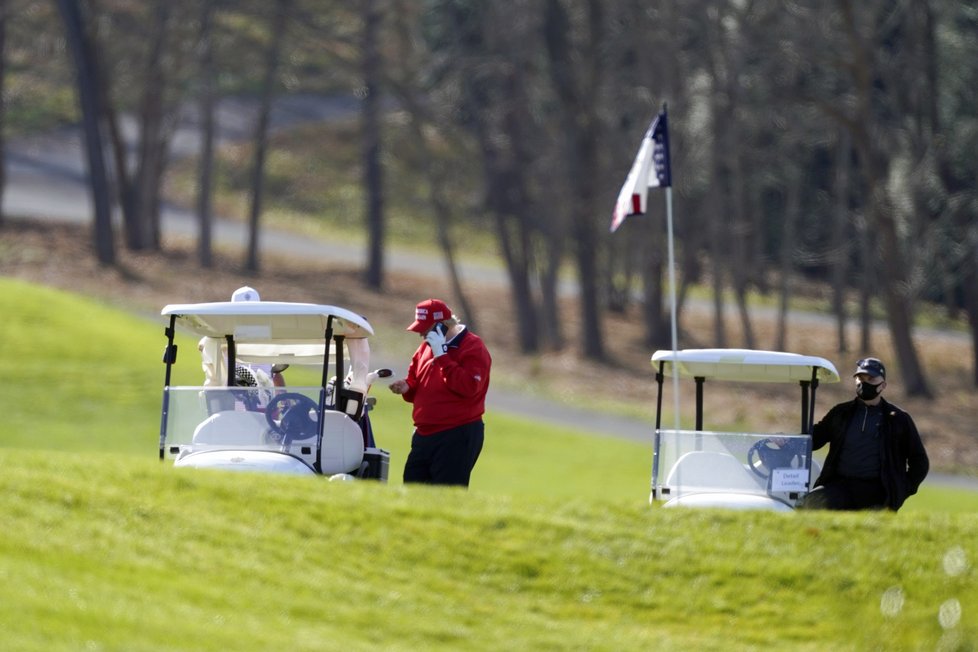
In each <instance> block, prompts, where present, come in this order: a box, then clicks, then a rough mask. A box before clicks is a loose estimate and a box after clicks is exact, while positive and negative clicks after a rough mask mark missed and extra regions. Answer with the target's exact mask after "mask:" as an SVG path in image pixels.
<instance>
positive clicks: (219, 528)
mask: <svg viewBox="0 0 978 652" xmlns="http://www.w3.org/2000/svg"><path fill="white" fill-rule="evenodd" d="M0 310H2V312H3V314H5V315H15V316H16V318H8V319H5V320H3V321H2V322H0V346H2V348H0V374H2V377H3V378H5V379H7V382H5V383H4V388H3V391H2V392H0V413H2V414H3V415H4V419H3V423H2V424H0V489H2V490H3V496H4V499H3V500H2V501H0V523H2V524H3V527H2V529H0V578H3V582H0V644H2V645H0V647H2V648H3V649H11V650H44V651H48V650H79V649H92V650H127V651H128V650H174V649H179V650H218V649H221V650H226V649H233V650H274V649H289V650H307V649H308V650H323V649H327V650H331V649H352V650H359V649H389V650H417V649H432V650H459V649H465V650H499V649H534V650H537V649H539V650H548V649H552V650H567V649H581V650H585V649H586V650H625V649H656V650H672V649H674V650H690V649H697V650H713V649H715V650H730V649H761V648H772V647H780V648H785V649H793V650H794V649H811V650H815V649H818V650H823V649H843V650H846V649H852V650H861V649H868V648H872V649H895V650H915V649H925V648H926V649H935V648H936V649H973V648H975V647H976V645H978V620H976V619H975V617H974V615H973V614H974V609H975V605H976V604H978V583H976V582H975V571H974V568H973V565H974V560H975V559H976V558H978V543H976V542H978V536H976V535H978V519H976V518H975V513H976V512H978V494H973V493H962V492H955V491H951V490H946V489H941V488H938V487H936V486H928V485H926V484H925V486H924V488H923V490H922V491H921V494H920V495H918V496H915V497H913V498H912V499H911V500H910V503H908V506H907V508H905V509H904V510H902V511H901V512H900V513H899V514H896V515H894V514H889V513H882V514H876V513H869V514H865V513H860V514H829V513H813V512H797V513H793V514H787V515H785V514H781V515H779V514H771V513H755V512H722V511H709V510H670V509H661V508H659V507H658V506H656V507H651V508H650V507H649V506H648V505H647V503H646V496H647V491H648V482H649V478H648V472H649V471H648V468H649V458H650V454H651V451H650V450H649V448H648V447H647V446H645V445H642V444H636V443H632V442H626V441H618V440H613V439H605V438H595V437H589V436H587V435H585V434H584V433H579V432H569V431H566V430H558V429H555V428H552V427H542V426H540V425H538V424H534V423H532V422H528V421H526V420H523V419H519V418H516V417H515V416H512V415H506V414H490V415H488V417H487V420H488V428H489V430H488V432H489V434H488V439H487V446H486V450H485V453H484V456H483V459H481V460H480V463H479V466H478V467H477V469H476V474H475V477H474V482H473V486H472V488H471V489H470V490H469V491H468V492H465V491H459V490H448V489H435V488H425V487H410V488H407V487H404V486H403V485H401V484H400V482H399V481H398V477H399V474H400V470H401V465H402V464H403V459H404V455H405V454H406V449H407V445H408V441H407V440H408V435H409V425H408V424H409V414H408V412H407V410H406V406H405V405H404V404H403V402H401V401H400V400H399V399H396V397H392V396H390V395H389V394H386V393H378V397H379V399H380V404H379V406H378V409H377V410H376V412H375V418H374V425H375V428H376V430H377V432H378V437H380V439H381V444H382V445H383V446H384V447H385V448H389V449H390V450H391V451H392V458H393V463H392V469H391V471H392V473H391V475H392V478H391V483H390V484H388V485H380V484H372V483H353V484H347V483H329V482H325V481H323V479H321V478H315V479H302V478H291V477H279V476H267V475H250V474H234V473H210V472H203V471H194V470H189V469H188V470H177V469H173V468H172V467H170V466H169V465H168V464H161V463H160V462H159V461H157V460H156V457H155V452H156V443H157V432H158V428H159V422H158V419H159V416H158V415H159V406H160V386H161V384H162V374H163V366H162V364H161V363H160V353H161V352H162V346H163V334H162V324H161V323H160V322H159V321H153V320H147V319H145V318H142V317H136V316H133V315H131V314H129V313H127V312H125V311H123V310H120V309H118V308H115V307H110V306H107V305H104V304H100V303H98V302H94V301H92V300H90V299H85V298H82V297H80V296H78V295H73V294H70V293H65V292H61V291H57V290H52V289H48V288H44V287H41V286H37V285H33V284H29V283H24V282H20V281H13V280H11V279H5V278H0ZM180 343H181V347H182V354H183V355H187V351H190V352H191V353H192V352H193V342H192V341H187V340H186V339H183V340H181V341H180ZM183 362H184V365H178V368H179V369H180V370H181V371H180V372H179V373H181V374H186V377H185V378H181V377H178V378H177V379H176V380H177V382H196V380H197V379H198V377H199V372H198V371H197V369H196V368H195V365H192V364H191V365H186V360H184V361H183Z"/></svg>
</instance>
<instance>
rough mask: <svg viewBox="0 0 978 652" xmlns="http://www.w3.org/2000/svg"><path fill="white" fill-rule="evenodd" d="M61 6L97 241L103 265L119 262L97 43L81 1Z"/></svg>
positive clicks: (65, 1) (64, 2) (60, 1)
mask: <svg viewBox="0 0 978 652" xmlns="http://www.w3.org/2000/svg"><path fill="white" fill-rule="evenodd" d="M58 10H59V11H60V13H61V19H62V21H63V22H64V27H65V36H66V38H67V41H68V48H69V51H70V52H71V55H72V58H73V59H74V61H75V72H76V75H77V83H78V100H79V104H80V105H81V113H82V121H83V125H84V132H85V151H86V154H87V158H88V180H89V184H90V186H91V190H92V203H93V204H94V207H95V219H94V222H93V229H92V235H93V245H94V248H95V253H96V256H97V257H98V261H99V262H100V263H102V264H103V265H113V264H115V243H114V241H113V235H112V206H111V202H110V201H109V183H108V177H107V175H106V171H105V156H104V153H103V151H102V133H101V129H100V128H99V119H100V116H101V115H102V111H101V107H100V102H99V98H100V93H99V78H98V69H97V66H96V65H95V57H94V54H93V47H94V44H93V43H91V41H90V40H89V38H88V36H87V33H86V31H85V27H84V21H83V19H82V15H81V7H80V6H79V3H77V2H74V1H73V0H58Z"/></svg>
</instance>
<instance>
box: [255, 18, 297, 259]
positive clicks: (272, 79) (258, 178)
mask: <svg viewBox="0 0 978 652" xmlns="http://www.w3.org/2000/svg"><path fill="white" fill-rule="evenodd" d="M291 7H292V0H277V2H276V3H275V15H274V19H273V23H272V29H271V34H270V39H271V40H270V42H269V46H268V51H267V54H266V61H265V79H264V82H263V83H262V95H261V105H260V107H259V109H258V119H257V120H256V122H255V135H254V140H253V142H254V146H255V155H254V161H253V163H252V174H251V208H250V211H249V213H248V215H249V218H248V255H247V259H246V261H245V268H246V269H248V270H249V271H252V272H257V271H258V270H259V269H260V267H261V265H260V263H259V260H258V249H259V247H258V237H259V223H260V220H261V211H262V201H263V196H264V185H265V158H266V155H267V150H268V130H269V124H270V122H271V113H272V100H273V98H274V96H275V87H276V81H277V80H278V67H279V59H280V57H281V53H282V47H283V44H284V42H285V33H286V26H287V24H288V18H289V11H290V9H291Z"/></svg>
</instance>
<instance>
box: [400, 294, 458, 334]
mask: <svg viewBox="0 0 978 652" xmlns="http://www.w3.org/2000/svg"><path fill="white" fill-rule="evenodd" d="M451 317H452V310H451V308H449V307H448V306H446V305H445V302H444V301H439V300H438V299H425V300H424V301H422V302H421V303H419V304H418V305H417V307H416V308H415V309H414V323H413V324H411V325H410V326H408V327H407V330H409V331H414V332H415V333H424V332H425V331H427V330H428V329H429V328H431V327H432V326H434V325H435V322H439V321H445V320H446V319H451Z"/></svg>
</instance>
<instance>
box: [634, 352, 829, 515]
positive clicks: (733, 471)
mask: <svg viewBox="0 0 978 652" xmlns="http://www.w3.org/2000/svg"><path fill="white" fill-rule="evenodd" d="M652 364H653V366H654V367H655V368H656V382H657V384H658V397H657V404H656V421H655V440H654V451H653V461H652V493H651V499H652V500H663V501H667V503H666V504H667V505H679V504H684V505H703V506H723V507H735V508H751V507H762V508H768V509H790V508H791V507H794V506H796V505H797V504H798V503H799V502H800V501H801V499H802V498H804V496H805V494H806V493H807V492H808V491H810V489H811V486H812V481H813V480H814V478H815V477H816V476H817V467H816V472H815V473H814V474H813V472H812V470H813V465H816V463H814V462H813V460H812V447H811V426H812V423H813V420H814V405H815V393H816V389H817V388H818V386H819V384H820V383H822V382H838V380H839V374H838V373H837V372H836V370H835V367H834V366H833V365H832V363H831V362H829V361H827V360H825V359H824V358H819V357H814V356H803V355H798V354H795V353H785V352H780V351H756V350H750V349H686V350H680V351H657V352H656V353H655V354H654V355H653V356H652ZM690 381H692V382H690ZM715 382H724V383H731V382H734V383H790V384H797V385H798V386H799V387H800V388H801V397H800V410H799V421H798V423H799V425H798V429H797V430H794V429H789V430H786V431H784V432H776V433H770V432H758V431H753V432H750V431H748V432H718V431H710V430H705V429H704V428H703V423H704V413H705V406H706V403H707V400H706V396H707V393H708V389H709V387H711V386H712V385H713V384H714V383H715ZM667 385H668V386H669V387H671V388H673V389H675V388H680V392H679V394H680V395H682V388H688V387H690V386H692V389H693V392H690V393H688V394H686V395H684V396H686V397H687V402H686V404H687V406H688V405H689V401H688V397H689V396H693V397H694V401H693V406H694V410H695V412H694V424H695V425H694V427H693V428H692V429H683V428H680V427H678V425H677V427H675V428H664V427H663V424H662V414H663V396H664V393H665V391H664V389H665V387H666V386H667ZM674 398H675V399H676V407H677V408H678V407H679V403H680V402H679V396H678V395H677V396H676V397H674ZM676 420H677V424H678V421H679V418H678V415H677V416H676Z"/></svg>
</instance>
